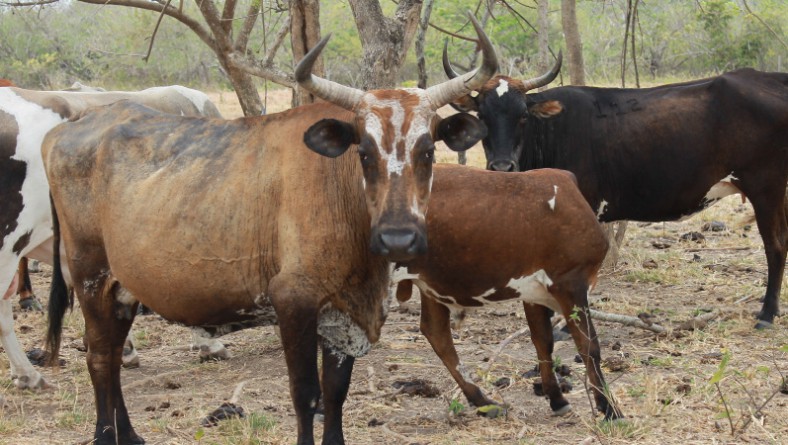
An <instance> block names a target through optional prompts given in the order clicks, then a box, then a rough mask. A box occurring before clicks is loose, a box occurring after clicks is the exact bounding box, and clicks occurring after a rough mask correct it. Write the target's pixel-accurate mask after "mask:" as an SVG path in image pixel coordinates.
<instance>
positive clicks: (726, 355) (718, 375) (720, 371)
mask: <svg viewBox="0 0 788 445" xmlns="http://www.w3.org/2000/svg"><path fill="white" fill-rule="evenodd" d="M730 359H731V353H730V351H727V350H726V351H725V352H723V354H722V360H720V366H719V367H718V368H717V371H716V372H715V373H714V374H713V375H712V376H711V379H710V380H709V383H711V384H717V383H719V382H720V381H721V380H722V378H723V377H724V376H725V368H726V367H727V366H728V362H729V361H730Z"/></svg>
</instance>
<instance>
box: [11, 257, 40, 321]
mask: <svg viewBox="0 0 788 445" xmlns="http://www.w3.org/2000/svg"><path fill="white" fill-rule="evenodd" d="M18 270H19V287H18V288H17V290H16V293H17V294H18V295H19V307H20V308H22V310H23V311H39V312H40V311H42V310H43V309H42V307H41V302H40V301H38V298H36V296H35V294H33V283H31V282H30V270H29V268H28V267H27V258H26V257H22V259H20V260H19V269H18Z"/></svg>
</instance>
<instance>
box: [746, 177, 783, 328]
mask: <svg viewBox="0 0 788 445" xmlns="http://www.w3.org/2000/svg"><path fill="white" fill-rule="evenodd" d="M783 183H784V181H783ZM742 188H743V189H744V192H745V193H747V196H748V197H749V198H750V201H751V202H752V206H753V209H755V221H756V222H757V223H758V230H759V231H760V232H761V238H762V239H763V247H764V251H765V252H766V264H767V266H768V278H767V284H766V294H765V295H764V298H763V307H762V308H761V311H760V312H759V313H758V316H757V317H758V323H757V324H756V325H755V327H756V328H759V329H761V328H766V327H770V326H772V324H773V323H774V317H775V316H777V315H779V314H780V308H779V299H780V288H781V287H782V281H783V274H784V273H785V256H786V252H788V222H786V216H788V208H787V207H788V201H786V196H785V189H784V188H783V186H780V187H778V188H777V189H775V190H774V191H769V192H761V193H753V192H749V193H748V190H747V188H746V184H744V183H743V184H742Z"/></svg>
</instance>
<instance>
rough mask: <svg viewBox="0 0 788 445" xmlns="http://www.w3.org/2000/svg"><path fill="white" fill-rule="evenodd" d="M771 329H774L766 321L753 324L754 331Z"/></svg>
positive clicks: (771, 324)
mask: <svg viewBox="0 0 788 445" xmlns="http://www.w3.org/2000/svg"><path fill="white" fill-rule="evenodd" d="M772 328H774V323H771V322H768V321H766V320H758V322H757V323H755V329H758V330H764V329H772Z"/></svg>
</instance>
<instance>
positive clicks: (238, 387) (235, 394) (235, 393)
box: [229, 380, 248, 405]
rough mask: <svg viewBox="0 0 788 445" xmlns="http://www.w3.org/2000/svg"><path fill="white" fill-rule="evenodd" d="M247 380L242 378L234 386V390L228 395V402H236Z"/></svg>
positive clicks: (235, 403) (234, 403)
mask: <svg viewBox="0 0 788 445" xmlns="http://www.w3.org/2000/svg"><path fill="white" fill-rule="evenodd" d="M247 382H248V380H244V381H242V382H241V383H239V384H238V385H236V386H235V390H233V395H232V396H230V400H229V402H230V403H232V404H233V405H237V404H238V399H240V398H241V392H242V391H243V389H244V385H246V383H247Z"/></svg>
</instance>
